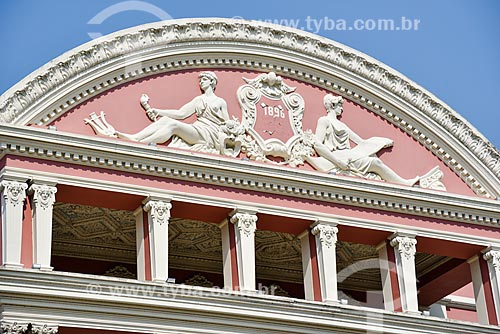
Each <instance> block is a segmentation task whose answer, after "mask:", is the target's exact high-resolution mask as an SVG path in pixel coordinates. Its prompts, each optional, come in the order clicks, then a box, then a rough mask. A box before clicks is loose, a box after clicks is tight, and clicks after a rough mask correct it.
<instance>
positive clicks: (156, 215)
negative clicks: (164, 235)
mask: <svg viewBox="0 0 500 334" xmlns="http://www.w3.org/2000/svg"><path fill="white" fill-rule="evenodd" d="M171 208H172V204H170V203H168V202H163V201H149V202H147V203H146V205H145V206H144V210H145V211H146V212H149V213H150V215H151V220H152V222H153V224H159V225H162V224H168V220H169V218H170V209H171Z"/></svg>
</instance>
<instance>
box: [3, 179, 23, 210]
mask: <svg viewBox="0 0 500 334" xmlns="http://www.w3.org/2000/svg"><path fill="white" fill-rule="evenodd" d="M1 186H2V188H3V197H4V199H5V202H6V203H10V204H11V205H13V206H17V205H22V204H23V202H24V199H25V198H26V189H27V188H28V185H27V184H26V183H21V182H16V181H2V183H1Z"/></svg>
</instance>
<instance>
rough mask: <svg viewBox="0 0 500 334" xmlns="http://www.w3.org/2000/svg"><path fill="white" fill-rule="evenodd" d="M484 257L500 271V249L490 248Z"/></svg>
mask: <svg viewBox="0 0 500 334" xmlns="http://www.w3.org/2000/svg"><path fill="white" fill-rule="evenodd" d="M483 258H484V259H485V260H486V261H488V262H489V263H491V264H492V265H493V267H494V268H495V270H496V271H500V251H498V250H490V251H488V252H486V253H484V255H483Z"/></svg>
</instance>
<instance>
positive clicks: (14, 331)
mask: <svg viewBox="0 0 500 334" xmlns="http://www.w3.org/2000/svg"><path fill="white" fill-rule="evenodd" d="M0 328H1V333H3V334H57V332H58V326H54V325H50V326H49V325H46V324H45V325H36V324H32V323H23V324H20V323H17V322H12V323H9V322H5V321H4V322H2V323H1V325H0Z"/></svg>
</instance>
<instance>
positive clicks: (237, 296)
mask: <svg viewBox="0 0 500 334" xmlns="http://www.w3.org/2000/svg"><path fill="white" fill-rule="evenodd" d="M0 278H1V279H0V296H1V297H0V302H1V303H2V311H3V313H2V320H3V321H6V322H15V321H17V322H18V323H20V324H22V323H24V322H31V323H34V324H47V323H50V324H54V325H58V326H60V327H77V328H78V327H80V328H96V329H107V330H122V331H123V330H125V331H130V332H141V333H142V332H149V333H151V332H153V333H180V332H182V333H205V334H208V333H211V334H213V333H257V332H258V333H268V334H274V333H285V332H286V333H306V334H321V333H325V334H326V333H332V332H335V333H366V332H368V331H374V332H377V333H387V334H407V333H408V328H412V332H413V333H415V334H452V333H453V334H466V333H467V334H468V333H477V334H483V333H484V334H486V333H488V334H493V333H500V329H499V328H498V327H496V326H487V325H479V324H472V323H467V322H460V321H454V320H447V319H440V318H435V317H430V316H421V315H409V314H403V313H395V312H386V311H383V310H377V309H372V308H367V307H358V306H351V305H341V304H335V305H330V304H325V303H320V302H310V301H305V300H299V299H292V298H285V297H276V296H266V295H258V294H251V293H241V292H233V291H223V290H215V289H209V288H201V287H191V286H185V285H175V284H157V283H151V282H140V281H136V280H129V279H117V278H110V277H102V276H93V275H84V274H73V273H62V272H50V273H45V272H40V271H33V270H7V269H0ZM120 287H121V288H122V289H121V290H116V288H120Z"/></svg>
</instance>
